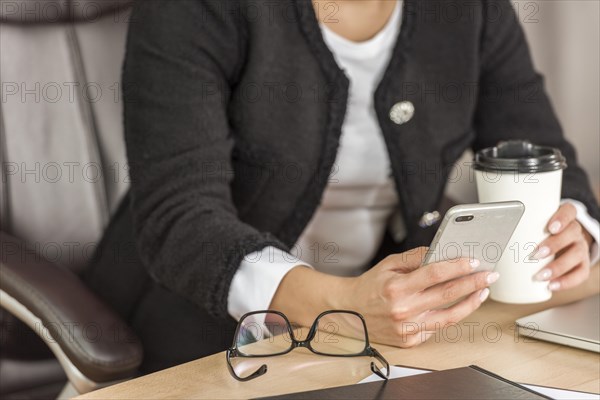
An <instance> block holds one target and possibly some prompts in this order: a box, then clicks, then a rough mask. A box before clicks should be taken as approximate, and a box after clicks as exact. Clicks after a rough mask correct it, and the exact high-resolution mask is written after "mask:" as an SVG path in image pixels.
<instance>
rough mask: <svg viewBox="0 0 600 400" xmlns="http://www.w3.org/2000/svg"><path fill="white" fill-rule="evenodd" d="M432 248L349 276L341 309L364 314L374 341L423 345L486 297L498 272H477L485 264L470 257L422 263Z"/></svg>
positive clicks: (341, 301) (409, 345) (407, 345)
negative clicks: (480, 263) (354, 275)
mask: <svg viewBox="0 0 600 400" xmlns="http://www.w3.org/2000/svg"><path fill="white" fill-rule="evenodd" d="M426 251H427V248H426V247H420V248H417V249H413V250H410V251H407V252H405V253H401V254H394V255H390V256H388V257H387V258H385V259H384V260H382V261H381V262H380V263H379V264H377V265H376V266H374V267H373V268H372V269H370V270H369V271H367V272H365V273H364V274H362V275H361V276H359V277H356V278H351V279H349V280H347V281H346V282H345V285H343V286H344V288H343V290H342V291H340V292H338V294H339V296H338V301H339V303H338V304H337V305H336V307H339V308H342V309H349V310H356V311H358V312H360V313H361V314H362V315H363V316H364V317H365V320H366V322H367V326H368V330H369V337H370V339H371V340H372V341H374V342H377V343H384V344H389V345H393V346H398V347H412V346H415V345H418V344H420V343H422V342H424V341H425V340H427V339H428V338H429V337H430V336H431V335H432V334H433V333H434V332H435V331H437V330H440V329H441V328H443V327H445V326H446V325H448V324H453V323H457V322H459V321H460V320H462V319H463V318H465V317H466V316H468V315H469V314H471V313H472V312H473V311H475V310H476V309H477V308H478V307H479V306H480V305H481V303H482V302H483V301H485V299H486V298H487V296H488V294H489V289H487V287H488V286H489V285H490V284H492V283H493V282H495V281H496V280H497V279H498V273H496V272H477V273H472V272H473V270H474V269H475V268H477V267H478V266H479V262H478V261H477V260H469V259H466V258H461V259H456V260H450V261H442V262H437V263H432V264H429V265H426V266H423V267H421V263H422V261H423V257H424V256H425V253H426ZM465 296H466V297H465ZM458 300H460V301H458ZM457 301H458V302H457ZM455 302H456V303H455ZM450 303H455V304H452V305H451V306H449V307H444V306H447V305H448V304H450Z"/></svg>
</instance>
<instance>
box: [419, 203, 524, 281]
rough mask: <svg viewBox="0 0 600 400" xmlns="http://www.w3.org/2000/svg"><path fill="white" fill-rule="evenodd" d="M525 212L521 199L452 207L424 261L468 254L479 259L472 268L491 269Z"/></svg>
mask: <svg viewBox="0 0 600 400" xmlns="http://www.w3.org/2000/svg"><path fill="white" fill-rule="evenodd" d="M524 212H525V205H524V204H523V203H521V202H520V201H503V202H498V203H481V204H463V205H458V206H454V207H452V208H451V209H450V210H448V212H447V213H446V215H445V216H444V219H443V221H442V223H441V225H440V228H439V229H438V231H437V233H436V234H435V237H434V238H433V241H432V242H431V245H430V246H429V250H428V251H427V253H426V255H425V259H424V261H423V265H427V264H431V263H434V262H439V261H445V260H451V259H455V258H458V257H468V258H471V259H477V260H479V261H480V263H481V265H480V266H479V267H477V269H476V270H475V271H474V272H478V271H492V270H493V269H494V268H495V266H496V263H497V262H498V261H499V260H500V257H501V256H502V253H504V249H505V248H506V246H507V245H508V242H509V241H510V238H511V236H512V234H513V232H514V231H515V229H516V228H517V225H518V224H519V221H520V220H521V217H522V216H523V213H524Z"/></svg>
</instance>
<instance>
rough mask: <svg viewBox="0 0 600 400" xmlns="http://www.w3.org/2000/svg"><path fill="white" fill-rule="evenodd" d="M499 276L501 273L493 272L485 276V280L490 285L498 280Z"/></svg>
mask: <svg viewBox="0 0 600 400" xmlns="http://www.w3.org/2000/svg"><path fill="white" fill-rule="evenodd" d="M498 278H500V274H499V273H497V272H492V273H491V274H489V275H488V276H487V277H486V278H485V280H486V282H487V283H488V285H491V284H492V283H494V282H496V281H497V280H498Z"/></svg>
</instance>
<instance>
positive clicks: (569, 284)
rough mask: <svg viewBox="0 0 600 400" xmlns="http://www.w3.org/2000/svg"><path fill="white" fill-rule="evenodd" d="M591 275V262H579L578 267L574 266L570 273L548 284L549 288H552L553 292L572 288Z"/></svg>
mask: <svg viewBox="0 0 600 400" xmlns="http://www.w3.org/2000/svg"><path fill="white" fill-rule="evenodd" d="M589 276H590V266H589V264H585V263H582V264H579V265H578V266H577V267H575V268H573V269H572V270H571V271H569V273H567V274H565V275H563V276H561V277H560V278H558V279H555V280H553V281H552V282H550V284H549V285H548V289H550V290H552V291H553V292H555V291H558V290H565V289H571V288H574V287H575V286H578V285H580V284H581V283H582V282H583V281H585V280H586V279H587V278H588V277H589Z"/></svg>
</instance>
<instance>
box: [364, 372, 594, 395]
mask: <svg viewBox="0 0 600 400" xmlns="http://www.w3.org/2000/svg"><path fill="white" fill-rule="evenodd" d="M384 371H385V369H384ZM429 372H432V371H428V370H424V369H418V368H406V367H396V366H392V367H390V379H395V378H404V377H407V376H412V375H420V374H427V373H429ZM380 380H381V378H380V377H379V376H377V375H375V374H373V375H371V376H368V377H366V378H365V379H363V380H362V381H360V382H358V383H367V382H375V381H380ZM521 385H523V386H525V387H526V388H528V389H531V390H534V391H536V392H538V393H540V394H543V395H545V396H548V397H551V398H553V399H556V400H600V394H594V393H585V392H575V391H572V390H564V389H554V388H547V387H543V386H536V385H527V384H523V383H521Z"/></svg>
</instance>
